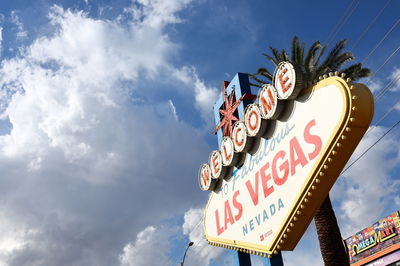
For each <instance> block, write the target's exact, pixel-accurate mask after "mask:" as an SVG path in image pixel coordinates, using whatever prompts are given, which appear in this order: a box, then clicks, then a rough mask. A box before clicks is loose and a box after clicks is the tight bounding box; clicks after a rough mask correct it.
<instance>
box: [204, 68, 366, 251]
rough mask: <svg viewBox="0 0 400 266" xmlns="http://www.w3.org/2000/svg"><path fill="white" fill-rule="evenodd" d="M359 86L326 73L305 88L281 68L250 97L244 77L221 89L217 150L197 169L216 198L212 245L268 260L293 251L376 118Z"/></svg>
mask: <svg viewBox="0 0 400 266" xmlns="http://www.w3.org/2000/svg"><path fill="white" fill-rule="evenodd" d="M373 106H374V104H373V97H372V94H371V92H370V91H369V89H368V88H367V87H366V86H365V85H363V84H356V83H354V84H353V83H351V80H350V79H347V80H345V79H344V75H343V74H342V75H341V76H339V73H337V72H336V73H330V75H329V77H328V76H327V75H324V77H321V78H320V81H319V82H318V83H316V84H313V85H310V86H308V87H306V86H305V84H303V72H302V71H301V68H299V67H297V66H295V65H293V64H291V63H289V62H282V63H280V64H279V65H278V66H277V68H276V70H275V73H274V80H273V82H272V84H266V85H264V86H263V87H262V88H261V89H260V90H259V91H258V93H257V95H252V94H251V90H250V87H249V82H248V76H247V75H246V74H242V73H238V74H237V75H236V76H235V78H234V79H233V80H232V81H231V82H230V83H229V84H228V83H227V82H225V84H224V85H223V94H222V97H221V98H220V99H219V100H218V101H217V103H216V104H215V105H214V112H215V115H216V122H217V127H216V130H215V131H216V133H217V134H218V140H219V145H220V147H219V149H218V150H214V151H212V152H211V154H210V157H209V160H208V162H207V163H205V164H202V165H201V166H200V169H199V177H198V181H199V185H200V188H201V189H202V190H205V191H210V198H209V201H208V203H207V206H206V207H205V213H204V217H203V225H204V232H205V235H206V238H207V240H208V241H209V243H210V244H212V245H217V246H221V247H225V248H231V249H235V250H240V251H244V252H248V253H252V254H257V255H262V256H268V255H270V254H273V253H277V252H278V251H280V250H293V249H294V248H295V246H296V244H297V243H298V241H299V240H300V238H301V236H302V235H303V234H304V232H305V230H306V229H307V227H308V225H309V223H310V222H311V220H312V218H313V216H314V213H315V211H316V210H317V209H318V208H319V207H320V205H321V204H322V202H323V201H324V199H325V198H326V197H327V195H328V193H329V190H330V189H331V187H332V186H333V184H334V183H335V181H336V179H337V178H338V176H339V175H340V172H341V171H342V169H343V167H344V166H345V164H346V162H347V161H348V159H349V158H350V156H351V154H352V153H353V151H354V149H355V148H356V146H357V144H358V143H359V141H360V140H361V138H362V136H363V135H364V133H365V131H366V130H367V128H368V126H369V124H370V123H371V120H372V116H373V109H374V108H373Z"/></svg>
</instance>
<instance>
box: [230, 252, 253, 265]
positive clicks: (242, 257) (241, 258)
mask: <svg viewBox="0 0 400 266" xmlns="http://www.w3.org/2000/svg"><path fill="white" fill-rule="evenodd" d="M233 260H234V264H233V265H235V266H251V259H250V254H248V253H245V252H241V251H234V255H233Z"/></svg>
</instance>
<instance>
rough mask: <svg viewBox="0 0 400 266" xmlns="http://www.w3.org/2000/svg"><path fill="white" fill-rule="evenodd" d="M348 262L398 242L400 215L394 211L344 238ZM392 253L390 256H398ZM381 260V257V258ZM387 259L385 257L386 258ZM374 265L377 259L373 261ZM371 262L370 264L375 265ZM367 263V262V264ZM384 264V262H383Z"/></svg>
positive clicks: (399, 237)
mask: <svg viewBox="0 0 400 266" xmlns="http://www.w3.org/2000/svg"><path fill="white" fill-rule="evenodd" d="M345 242H346V246H347V249H348V251H349V257H350V263H351V264H353V263H356V262H358V261H360V260H362V259H365V258H367V257H369V256H371V255H374V254H375V253H377V252H379V251H381V250H384V249H386V248H388V247H391V246H393V245H395V244H397V243H400V217H399V212H398V211H397V212H395V213H393V214H391V215H389V216H387V217H385V218H383V219H381V220H379V221H378V222H376V223H374V224H373V225H371V226H369V227H367V228H365V229H364V230H362V231H360V232H358V233H357V234H355V235H353V236H351V237H349V238H347V239H346V240H345ZM398 253H399V252H397V253H394V254H395V255H392V256H399V260H400V254H398ZM381 260H382V261H383V258H382V259H381ZM386 260H387V259H386ZM374 263H375V264H376V265H382V264H379V261H377V262H374ZM375 264H371V265H375ZM368 265H369V264H368ZM385 265H386V264H385Z"/></svg>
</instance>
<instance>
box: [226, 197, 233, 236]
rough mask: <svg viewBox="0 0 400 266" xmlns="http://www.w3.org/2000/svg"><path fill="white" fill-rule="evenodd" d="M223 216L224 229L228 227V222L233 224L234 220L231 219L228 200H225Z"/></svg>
mask: <svg viewBox="0 0 400 266" xmlns="http://www.w3.org/2000/svg"><path fill="white" fill-rule="evenodd" d="M224 218H225V226H224V230H226V229H227V228H228V223H230V224H233V223H234V222H235V221H234V220H233V215H232V210H231V205H230V204H229V201H228V200H226V201H225V211H224Z"/></svg>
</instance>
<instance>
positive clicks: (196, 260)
mask: <svg viewBox="0 0 400 266" xmlns="http://www.w3.org/2000/svg"><path fill="white" fill-rule="evenodd" d="M202 216H203V210H202V209H190V210H188V211H187V212H186V213H185V216H184V223H183V226H182V229H183V233H184V234H186V235H188V237H189V240H190V241H193V243H194V245H193V246H194V248H193V250H192V251H191V252H190V253H189V252H188V256H187V258H186V260H185V262H187V264H188V265H199V266H202V265H209V263H210V261H211V260H215V259H218V258H219V257H220V256H221V255H222V253H223V252H224V249H222V248H218V247H214V246H211V245H209V244H208V242H207V240H206V238H205V236H204V231H203V225H202Z"/></svg>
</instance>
